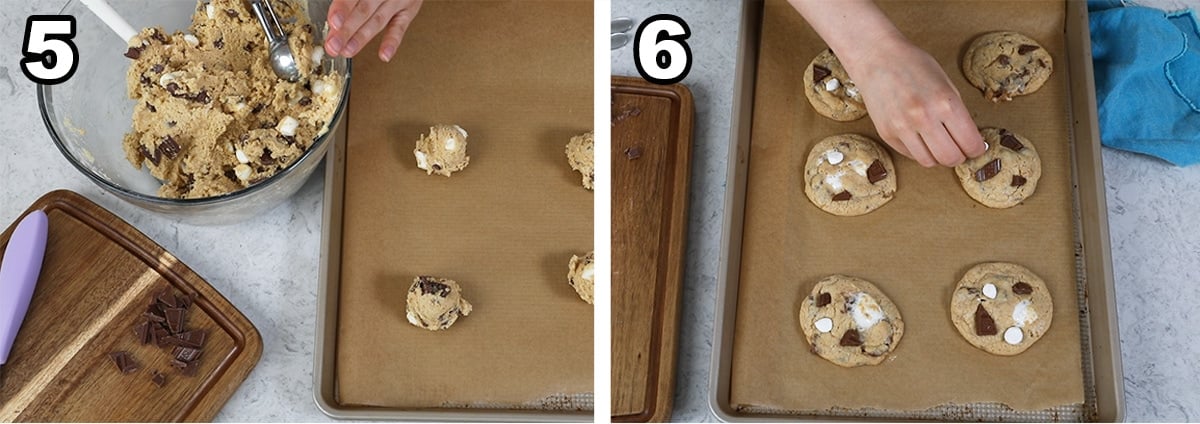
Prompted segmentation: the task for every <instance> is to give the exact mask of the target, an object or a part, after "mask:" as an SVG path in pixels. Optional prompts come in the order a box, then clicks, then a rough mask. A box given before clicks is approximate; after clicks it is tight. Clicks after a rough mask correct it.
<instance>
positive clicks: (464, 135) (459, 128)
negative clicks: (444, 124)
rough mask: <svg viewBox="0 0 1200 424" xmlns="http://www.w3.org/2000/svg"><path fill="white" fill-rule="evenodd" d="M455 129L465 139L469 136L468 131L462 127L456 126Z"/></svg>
mask: <svg viewBox="0 0 1200 424" xmlns="http://www.w3.org/2000/svg"><path fill="white" fill-rule="evenodd" d="M454 129H456V130H458V133H459V134H462V135H463V137H466V136H467V130H464V129H463V127H460V126H458V125H455V126H454Z"/></svg>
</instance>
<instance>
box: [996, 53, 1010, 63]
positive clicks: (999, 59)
mask: <svg viewBox="0 0 1200 424" xmlns="http://www.w3.org/2000/svg"><path fill="white" fill-rule="evenodd" d="M996 61H997V62H1000V65H1003V66H1008V63H1009V61H1008V55H1003V54H1002V55H1000V56H997V57H996Z"/></svg>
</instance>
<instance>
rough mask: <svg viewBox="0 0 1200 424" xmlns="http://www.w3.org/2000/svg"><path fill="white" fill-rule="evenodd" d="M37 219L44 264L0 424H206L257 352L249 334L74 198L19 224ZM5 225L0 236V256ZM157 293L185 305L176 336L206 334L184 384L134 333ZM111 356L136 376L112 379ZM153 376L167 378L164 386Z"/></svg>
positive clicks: (169, 266)
mask: <svg viewBox="0 0 1200 424" xmlns="http://www.w3.org/2000/svg"><path fill="white" fill-rule="evenodd" d="M38 209H41V210H44V211H45V212H46V215H47V216H48V217H49V219H50V225H49V232H48V235H47V240H46V255H45V259H44V261H43V264H42V272H41V275H40V277H39V278H38V284H37V288H36V289H35V291H34V294H33V300H32V301H31V302H30V305H29V312H28V314H27V315H26V317H25V322H24V324H23V325H22V326H21V330H20V333H19V334H18V335H17V339H16V343H15V344H14V345H13V350H12V354H11V356H10V358H9V362H8V364H5V365H4V366H3V369H0V373H2V374H0V422H9V421H21V422H29V421H33V422H46V421H49V422H62V421H101V422H106V421H124V422H130V421H138V422H167V421H210V420H211V419H212V418H213V416H215V415H216V414H217V411H219V410H220V409H221V407H222V406H223V405H224V404H225V402H226V401H227V400H228V399H229V397H230V396H231V395H232V394H233V392H234V390H236V389H237V387H238V386H239V385H240V384H241V383H242V381H243V380H245V378H246V375H247V374H249V373H250V370H251V369H253V368H254V365H255V364H256V363H257V362H258V359H259V356H261V354H262V339H261V337H260V336H259V334H258V330H256V329H255V328H254V325H253V324H251V323H250V321H248V320H247V319H246V317H245V316H244V315H242V313H241V312H239V311H238V310H237V309H236V308H234V307H233V305H231V304H230V303H229V301H228V300H226V299H225V298H224V297H222V296H221V294H220V293H217V291H216V290H215V289H213V288H212V286H210V285H209V284H208V283H207V282H205V281H204V280H203V279H202V278H200V276H199V275H196V273H195V272H193V271H192V270H191V269H189V268H188V267H187V266H186V265H184V264H183V263H180V262H179V260H178V259H176V258H175V257H174V256H173V255H171V254H170V253H167V252H166V251H165V250H163V248H162V247H160V246H159V245H157V244H155V243H154V242H153V241H152V240H150V239H149V238H148V237H146V236H145V235H144V234H142V233H141V232H139V231H138V230H136V229H134V228H133V227H131V226H130V225H129V224H127V223H126V222H125V221H122V220H121V219H120V218H118V217H116V216H115V215H113V214H112V213H110V212H108V211H106V210H104V209H103V208H101V207H100V206H97V205H96V204H95V203H92V202H91V201H89V200H87V199H85V198H84V197H83V196H80V195H78V194H76V193H73V192H70V191H65V190H62V191H55V192H51V193H49V194H47V195H45V196H43V197H42V198H41V199H39V200H38V201H37V202H35V203H34V204H33V206H30V208H29V210H28V211H26V212H25V214H27V213H29V212H30V211H34V210H38ZM25 214H22V217H23V216H24V215H25ZM19 221H20V219H18V220H17V221H16V222H19ZM15 226H16V224H15V223H14V224H12V226H10V227H9V228H8V230H7V231H5V232H4V233H3V234H0V246H3V247H5V248H6V247H7V246H8V239H9V236H10V235H11V234H12V231H13V228H15ZM166 288H169V289H171V290H173V291H175V292H176V293H177V294H181V295H183V296H191V297H192V299H194V300H193V302H192V305H191V306H190V307H189V308H187V315H186V319H185V321H184V326H185V327H186V328H187V329H189V330H203V331H204V332H205V333H206V335H207V336H206V337H205V341H204V343H203V348H202V353H201V356H200V357H199V358H198V359H197V360H196V362H195V364H196V367H197V368H196V372H195V374H194V375H192V376H185V375H183V374H182V373H181V372H180V370H179V369H176V368H173V367H172V365H171V360H172V355H171V348H169V347H168V348H160V347H158V346H156V345H154V344H142V343H139V341H138V339H137V336H135V335H134V331H133V329H134V326H135V325H136V324H137V323H138V322H139V319H140V317H142V315H143V314H144V313H145V312H146V311H147V307H148V305H149V304H150V302H152V301H153V298H154V294H155V293H156V292H158V291H159V290H162V289H166ZM116 351H126V352H129V353H130V354H131V355H132V356H133V358H134V361H135V362H136V363H138V364H139V365H140V369H139V370H137V371H134V372H130V373H125V374H123V373H121V372H120V370H119V369H118V367H117V366H116V364H115V362H114V360H113V359H112V358H110V356H109V355H110V353H112V352H116ZM154 371H158V372H160V373H162V374H163V375H165V377H166V382H165V384H164V385H163V386H162V387H159V386H158V385H156V384H155V383H154V382H153V381H152V380H151V377H152V375H153V372H154Z"/></svg>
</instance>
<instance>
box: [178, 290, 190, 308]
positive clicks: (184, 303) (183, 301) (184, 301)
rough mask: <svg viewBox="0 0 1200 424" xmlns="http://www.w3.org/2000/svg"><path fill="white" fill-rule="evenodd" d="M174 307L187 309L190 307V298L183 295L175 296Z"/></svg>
mask: <svg viewBox="0 0 1200 424" xmlns="http://www.w3.org/2000/svg"><path fill="white" fill-rule="evenodd" d="M175 305H177V306H179V307H180V308H183V309H187V308H190V307H192V297H191V296H189V295H185V294H183V293H176V294H175Z"/></svg>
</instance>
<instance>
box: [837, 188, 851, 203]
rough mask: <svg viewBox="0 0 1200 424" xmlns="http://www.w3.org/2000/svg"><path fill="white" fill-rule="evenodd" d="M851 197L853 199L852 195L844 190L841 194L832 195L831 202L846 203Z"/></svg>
mask: <svg viewBox="0 0 1200 424" xmlns="http://www.w3.org/2000/svg"><path fill="white" fill-rule="evenodd" d="M853 197H854V195H852V194H850V192H848V191H846V190H842V192H841V193H838V194H835V195H833V201H835V202H845V201H847V200H850V199H851V198H853Z"/></svg>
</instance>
